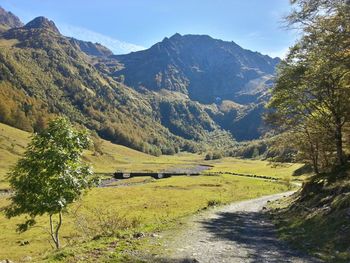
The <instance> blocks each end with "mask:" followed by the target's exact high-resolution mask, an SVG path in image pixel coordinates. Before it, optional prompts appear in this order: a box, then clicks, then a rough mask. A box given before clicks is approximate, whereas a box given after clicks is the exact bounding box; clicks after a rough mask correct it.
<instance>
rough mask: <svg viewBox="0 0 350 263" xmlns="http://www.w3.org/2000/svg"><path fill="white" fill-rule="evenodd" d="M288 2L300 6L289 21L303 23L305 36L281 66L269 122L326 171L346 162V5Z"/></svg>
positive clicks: (349, 76)
mask: <svg viewBox="0 0 350 263" xmlns="http://www.w3.org/2000/svg"><path fill="white" fill-rule="evenodd" d="M292 2H294V3H295V4H296V5H297V6H298V7H299V8H298V9H296V10H294V11H293V13H292V14H291V15H290V16H289V17H288V19H289V22H290V23H291V24H295V23H297V24H299V25H301V28H302V29H303V35H302V38H301V39H300V40H299V42H298V43H297V44H296V45H294V46H293V47H292V48H291V49H290V52H289V54H288V56H287V58H286V59H285V60H284V61H283V62H282V63H281V65H280V68H279V72H278V76H277V81H276V85H275V87H274V89H273V90H272V99H271V101H270V103H269V107H270V108H271V109H273V111H272V114H271V115H272V116H270V118H269V119H270V120H273V122H275V123H277V124H278V125H279V126H280V127H282V128H285V130H288V131H289V132H290V134H293V135H295V137H294V138H295V140H299V142H300V143H297V144H295V145H299V147H298V150H299V151H301V152H304V153H305V154H304V156H309V158H308V159H309V160H311V161H312V164H313V166H314V168H315V171H316V172H318V166H319V161H320V158H322V163H323V164H326V163H327V165H325V166H328V168H329V167H330V166H334V165H343V164H344V163H345V162H346V158H345V154H344V146H343V140H344V136H343V131H344V125H345V124H346V123H347V122H349V116H350V70H349V69H350V5H349V3H348V1H341V0H339V1H327V0H296V1H292ZM306 153H307V154H306ZM334 153H335V156H334V157H333V156H332V155H334ZM333 159H334V160H333Z"/></svg>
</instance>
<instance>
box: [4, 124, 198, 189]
mask: <svg viewBox="0 0 350 263" xmlns="http://www.w3.org/2000/svg"><path fill="white" fill-rule="evenodd" d="M30 136H31V134H30V133H28V132H25V131H22V130H19V129H16V128H13V127H10V126H8V125H5V124H2V123H0V189H3V188H8V183H7V180H6V178H5V176H6V173H7V172H8V171H9V169H10V167H11V166H12V165H13V164H15V163H16V161H17V160H18V158H19V157H20V156H21V154H23V152H24V150H25V147H26V145H27V144H28V142H29V141H30ZM99 144H100V145H99V148H100V149H101V151H102V153H100V154H98V153H97V152H96V151H94V150H88V151H86V152H85V156H84V159H85V161H86V162H89V163H91V164H92V166H93V168H94V171H95V172H97V173H113V172H115V171H117V170H123V171H163V170H165V169H169V168H173V167H188V166H194V165H196V164H197V163H199V162H200V161H201V160H203V157H202V156H200V155H196V154H189V153H183V154H178V155H175V156H166V155H163V156H160V157H155V156H152V155H148V154H145V153H142V152H139V151H136V150H133V149H130V148H128V147H125V146H122V145H117V144H113V143H111V142H109V141H105V140H100V142H99Z"/></svg>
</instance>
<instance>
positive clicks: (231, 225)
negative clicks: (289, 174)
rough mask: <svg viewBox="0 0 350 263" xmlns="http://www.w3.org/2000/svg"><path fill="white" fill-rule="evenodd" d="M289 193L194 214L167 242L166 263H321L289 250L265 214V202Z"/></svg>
mask: <svg viewBox="0 0 350 263" xmlns="http://www.w3.org/2000/svg"><path fill="white" fill-rule="evenodd" d="M290 194H292V192H288V193H282V194H276V195H271V196H265V197H261V198H258V199H253V200H248V201H243V202H237V203H232V204H230V205H227V206H224V207H219V208H215V209H211V210H209V211H206V212H204V213H201V214H199V215H196V216H195V217H194V218H193V219H192V220H190V222H189V223H188V227H185V228H184V230H181V231H180V232H179V233H177V234H175V236H174V237H173V238H171V239H172V240H170V241H169V243H168V247H171V248H172V251H173V252H172V254H173V255H171V257H170V258H171V259H170V261H169V262H201V263H202V262H203V263H209V262H210V263H216V262H230V263H238V262H239V263H241V262H242V263H243V262H244V263H245V262H253V263H264V262H269V263H270V262H271V263H280V262H295V263H304V262H305V263H312V262H321V261H318V260H316V259H313V258H311V257H308V256H307V255H304V254H303V253H301V252H298V251H294V250H292V249H290V248H289V247H288V246H287V244H286V243H285V242H283V241H281V240H279V239H277V236H276V230H275V228H274V226H273V224H272V223H271V222H270V220H269V219H268V218H267V216H266V214H265V213H264V209H263V207H264V206H266V204H267V202H268V201H273V200H276V199H279V198H281V197H283V196H286V195H290Z"/></svg>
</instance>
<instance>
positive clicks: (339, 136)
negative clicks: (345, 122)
mask: <svg viewBox="0 0 350 263" xmlns="http://www.w3.org/2000/svg"><path fill="white" fill-rule="evenodd" d="M335 144H336V149H337V163H338V165H344V164H345V158H344V153H343V131H342V124H341V120H340V119H339V120H338V119H337V120H336V127H335Z"/></svg>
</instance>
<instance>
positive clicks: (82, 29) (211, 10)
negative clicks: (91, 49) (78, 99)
mask: <svg viewBox="0 0 350 263" xmlns="http://www.w3.org/2000/svg"><path fill="white" fill-rule="evenodd" d="M0 5H1V6H2V7H4V8H5V9H7V10H9V11H12V12H13V13H14V14H16V15H18V16H19V17H20V19H21V20H22V21H23V22H25V23H26V22H28V21H30V20H31V19H33V18H34V17H36V16H46V17H48V18H49V19H51V20H53V21H54V22H55V23H56V25H57V26H58V28H59V29H60V31H61V32H62V33H63V34H64V35H67V36H74V37H76V38H79V39H83V40H90V41H93V42H100V43H102V44H104V45H106V46H108V47H109V48H111V49H112V51H114V53H117V54H118V53H128V52H130V51H135V50H140V49H143V48H148V47H150V46H151V45H153V44H154V43H156V42H159V41H161V40H162V39H163V38H164V37H170V36H171V35H173V34H175V33H180V34H207V35H210V36H212V37H214V38H219V39H223V40H228V41H235V42H236V43H237V44H239V45H241V46H242V47H244V48H246V49H251V50H253V51H259V52H261V53H263V54H268V55H270V56H283V54H285V52H286V51H287V50H288V47H289V46H290V45H292V44H293V43H294V41H295V39H296V34H295V33H293V32H290V31H287V30H285V29H284V28H283V23H282V17H283V16H284V15H286V14H287V13H288V12H289V10H290V5H289V0H123V1H122V0H1V1H0Z"/></svg>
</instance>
